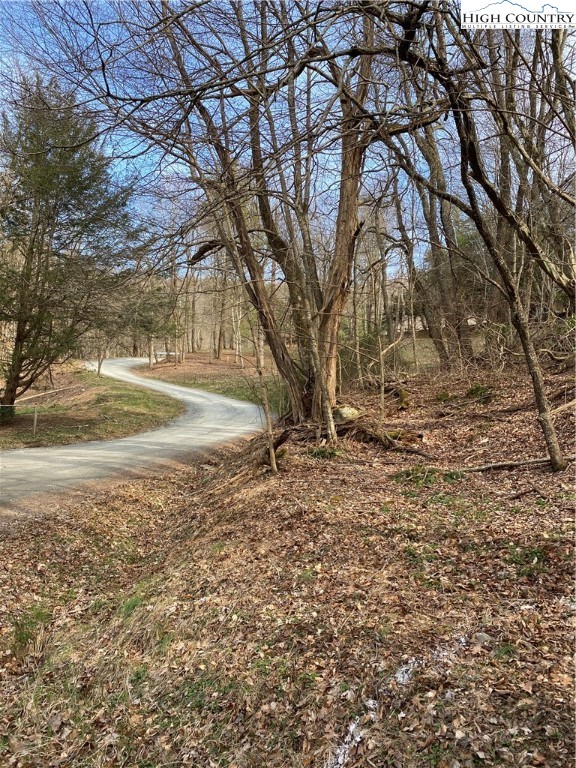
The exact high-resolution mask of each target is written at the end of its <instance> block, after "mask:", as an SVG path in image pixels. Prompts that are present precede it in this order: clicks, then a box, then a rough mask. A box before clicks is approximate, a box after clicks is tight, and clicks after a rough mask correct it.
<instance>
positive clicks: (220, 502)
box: [0, 363, 574, 768]
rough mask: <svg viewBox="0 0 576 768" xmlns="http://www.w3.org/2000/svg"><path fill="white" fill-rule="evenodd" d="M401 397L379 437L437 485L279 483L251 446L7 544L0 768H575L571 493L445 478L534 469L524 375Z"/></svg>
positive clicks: (558, 380)
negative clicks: (402, 434)
mask: <svg viewBox="0 0 576 768" xmlns="http://www.w3.org/2000/svg"><path fill="white" fill-rule="evenodd" d="M194 367H195V368H196V374H198V373H199V369H200V368H201V367H202V366H199V365H198V363H195V366H194ZM174 370H175V371H176V368H175V369H174ZM231 371H232V367H230V368H226V369H225V374H224V375H225V376H226V377H227V378H229V377H230V376H231V375H232V374H231ZM187 373H190V371H188V372H187ZM173 375H177V374H176V373H173ZM548 386H549V392H550V395H551V396H554V397H555V398H556V400H555V402H557V403H558V405H561V404H562V403H563V402H567V401H569V400H571V399H572V398H573V394H571V392H570V390H569V383H568V381H567V380H566V378H565V377H563V376H552V375H551V376H550V377H549V380H548ZM408 389H409V393H410V405H409V408H408V410H407V411H403V412H397V411H394V403H393V402H391V404H390V413H389V414H388V415H387V416H386V419H385V424H386V426H387V427H389V428H390V429H396V428H398V427H402V428H405V429H406V428H408V429H409V430H410V431H411V433H412V435H413V439H412V441H411V442H410V443H409V444H407V445H406V446H405V447H406V448H408V449H413V448H416V449H417V450H419V451H422V452H425V453H427V454H429V455H430V457H431V458H430V459H427V458H424V457H423V456H422V455H420V454H417V453H410V452H408V453H405V452H403V451H390V450H386V449H384V447H382V446H378V445H371V444H361V443H358V442H355V441H353V440H343V441H342V442H341V444H340V445H339V446H338V447H337V448H336V449H333V448H331V447H330V446H326V445H318V444H317V443H316V442H315V441H312V442H302V441H299V440H295V439H291V440H289V441H288V443H287V444H286V446H285V447H286V448H287V452H286V454H285V455H284V456H283V457H282V459H281V460H280V472H279V474H278V475H276V476H273V475H272V474H271V473H270V471H269V470H268V468H267V467H266V466H263V465H258V466H257V465H256V464H255V463H254V461H253V460H252V459H253V457H254V456H255V455H257V453H258V450H257V448H258V446H259V444H258V443H250V444H249V445H246V444H244V445H240V446H236V447H233V448H230V449H227V450H226V451H223V452H221V453H220V454H214V455H211V456H209V457H204V458H203V459H202V462H201V463H200V464H195V465H191V466H189V467H180V468H179V469H178V471H175V472H174V473H172V474H166V475H164V476H163V477H145V478H141V479H139V480H137V481H134V482H130V483H124V484H118V483H116V484H110V485H109V486H107V487H104V488H100V489H97V490H96V489H95V490H93V491H85V492H83V493H82V495H70V496H67V497H58V498H54V499H52V501H51V504H50V505H49V506H47V507H46V515H45V517H44V519H43V520H42V521H38V520H34V521H32V522H31V523H30V524H22V525H20V526H19V527H16V528H14V529H12V530H11V531H10V532H9V533H8V534H7V536H6V537H5V539H4V540H3V541H2V542H1V543H0V556H1V557H2V561H3V563H4V564H5V569H4V570H3V571H2V575H1V578H2V583H1V584H0V594H2V600H1V605H0V621H1V624H2V630H1V631H2V635H1V636H0V644H1V646H2V648H3V651H2V656H1V660H2V668H3V669H2V672H3V680H2V691H1V692H0V701H2V702H3V704H2V705H1V710H0V724H1V726H2V729H3V730H4V732H5V734H6V735H5V737H4V740H3V741H2V742H0V744H2V746H1V747H0V750H3V751H0V763H1V764H2V765H7V766H22V767H25V766H26V767H27V766H34V767H36V766H38V768H39V767H40V766H42V767H44V766H74V767H76V766H78V767H80V766H110V767H112V766H130V767H134V768H160V767H161V766H187V765H190V766H194V767H195V768H196V767H198V768H204V767H205V766H206V768H208V766H227V767H228V768H260V767H262V766H266V767H267V768H268V766H270V767H271V768H284V766H294V767H296V766H298V767H299V768H303V767H304V766H310V767H311V768H354V767H356V768H358V767H359V766H362V768H364V767H365V768H371V767H373V766H377V767H378V768H387V767H388V766H402V767H403V766H407V767H411V766H416V767H417V768H420V767H424V766H438V767H439V768H459V766H480V765H486V766H490V765H511V766H557V767H558V768H560V766H566V765H568V764H570V761H571V756H572V754H573V743H572V742H573V736H572V732H573V723H572V679H573V675H572V666H571V651H572V642H571V635H572V628H573V621H574V617H573V608H574V602H573V597H572V594H571V590H572V574H573V558H572V525H573V514H572V509H573V502H574V494H573V489H572V483H571V481H572V476H571V474H569V471H567V472H564V473H557V474H554V473H552V472H551V471H550V470H549V469H548V467H547V466H545V465H543V466H532V467H530V466H528V467H519V468H513V469H507V470H499V471H489V472H477V473H464V472H463V471H462V470H463V468H464V467H466V466H478V465H482V464H486V463H489V462H492V461H506V460H512V459H525V458H531V457H538V456H542V455H544V446H543V444H542V440H541V437H540V433H539V430H538V428H537V422H536V419H535V415H534V411H533V410H532V408H531V394H530V388H529V386H528V383H527V381H526V379H525V378H524V377H523V376H521V375H520V374H512V373H510V372H509V373H508V374H507V375H506V376H502V377H500V378H495V377H494V376H493V375H492V376H491V377H490V378H488V377H487V375H483V374H482V373H481V372H475V373H474V374H472V375H471V376H469V377H467V378H466V379H462V378H460V379H456V378H454V379H450V378H446V377H444V378H443V379H441V380H440V379H437V380H434V379H427V380H423V379H420V380H419V381H418V382H414V381H413V382H409V384H408ZM343 397H345V399H346V402H348V403H350V404H352V405H356V406H358V407H360V408H361V409H362V410H363V412H364V413H366V414H368V415H370V414H375V413H376V408H377V402H376V401H377V397H376V396H366V395H359V394H358V393H353V392H348V393H346V394H345V395H343ZM556 423H557V426H558V429H559V432H560V434H561V436H562V439H563V442H564V445H565V447H566V448H567V449H569V450H570V448H571V441H572V434H573V423H574V422H573V414H572V413H571V412H570V411H569V410H568V409H564V410H562V411H559V412H558V413H557V415H556ZM420 434H421V435H422V436H423V438H422V439H420V438H417V437H415V436H416V435H420ZM429 466H434V467H436V469H435V470H433V471H431V470H427V469H426V467H429Z"/></svg>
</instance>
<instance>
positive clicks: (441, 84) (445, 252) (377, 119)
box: [3, 0, 575, 469]
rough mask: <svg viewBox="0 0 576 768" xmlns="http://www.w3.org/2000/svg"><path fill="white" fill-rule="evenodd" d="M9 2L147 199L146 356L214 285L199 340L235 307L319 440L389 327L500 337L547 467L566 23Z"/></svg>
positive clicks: (471, 350)
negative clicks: (477, 24)
mask: <svg viewBox="0 0 576 768" xmlns="http://www.w3.org/2000/svg"><path fill="white" fill-rule="evenodd" d="M6 11H7V13H6V19H5V20H4V22H3V24H4V28H5V32H6V33H7V34H8V35H10V37H11V39H13V40H15V41H17V43H18V45H19V46H20V47H21V48H22V50H23V51H25V52H26V55H27V56H28V57H29V58H30V61H31V62H33V65H34V66H35V67H37V68H38V71H39V72H47V73H48V74H49V76H50V77H56V78H58V80H59V81H60V82H61V83H62V84H63V86H62V87H65V88H66V89H68V90H69V91H70V93H74V94H75V98H76V99H77V100H78V103H80V102H82V105H83V106H82V109H83V110H85V111H86V113H87V114H88V113H90V114H92V115H93V119H94V121H95V122H94V123H93V124H92V126H91V124H90V123H88V124H87V125H86V127H85V130H86V132H87V133H86V137H87V135H88V133H89V132H90V130H92V131H93V133H94V135H96V134H97V133H101V132H102V131H108V132H109V133H110V135H111V136H114V137H115V147H116V153H117V154H118V155H119V157H122V163H126V162H129V163H131V164H132V167H133V168H136V169H138V173H140V174H142V173H143V172H144V171H145V175H146V178H147V187H148V191H147V194H148V195H152V196H153V198H154V201H155V203H154V204H155V206H157V207H159V208H161V209H162V214H161V215H156V221H155V226H156V227H157V230H156V239H155V240H153V242H154V243H155V246H154V247H153V248H152V250H151V253H153V254H154V255H153V256H150V257H149V261H148V267H147V269H148V273H147V274H148V276H149V279H148V280H147V282H148V284H149V285H152V284H155V285H156V290H158V289H159V286H164V288H160V289H161V290H163V291H164V293H166V294H167V295H168V296H169V297H170V298H169V299H167V304H166V307H165V310H164V311H163V312H162V313H161V316H159V317H157V318H156V320H155V326H156V327H155V328H154V329H153V330H152V326H150V323H148V326H149V329H148V331H146V330H145V329H144V328H142V329H141V330H142V333H141V335H143V336H144V337H145V338H146V339H147V340H146V341H145V347H146V348H147V353H148V354H149V355H152V353H153V351H152V346H153V337H154V336H157V337H161V336H164V337H165V338H166V339H167V338H168V337H169V336H170V335H172V336H174V334H176V336H178V337H179V338H181V339H182V338H187V339H189V340H190V339H192V337H194V336H195V334H196V336H195V339H196V340H195V341H193V342H189V343H187V345H186V346H187V347H188V348H190V347H192V348H194V347H195V346H197V344H198V339H199V334H198V332H197V328H195V325H197V319H196V318H194V311H195V310H193V309H192V308H193V306H194V301H195V298H194V297H195V296H196V295H197V293H199V292H204V289H207V292H208V293H210V292H211V291H213V292H214V302H216V304H215V305H214V306H215V307H216V306H217V303H218V302H219V303H220V304H219V305H220V309H219V310H218V309H215V310H214V313H216V314H218V312H219V313H220V317H221V322H220V330H219V331H218V334H219V335H218V339H217V340H216V341H214V340H211V341H210V344H212V346H213V347H215V349H216V354H219V351H220V350H221V348H222V343H223V336H222V323H223V322H224V318H225V316H226V315H229V316H231V315H232V314H234V313H235V319H234V320H233V321H232V322H233V324H234V327H235V331H233V335H235V340H234V342H233V344H234V345H235V348H236V349H237V354H238V355H240V352H239V351H238V350H239V349H240V347H241V345H242V342H241V336H242V334H244V335H246V331H247V328H248V324H249V323H248V317H249V316H250V314H251V312H253V313H254V316H253V320H250V322H251V323H253V321H255V320H257V323H258V324H259V325H260V326H261V328H262V331H263V334H264V337H265V341H266V345H267V347H268V349H269V350H270V354H271V355H272V357H273V360H274V363H275V366H276V368H277V370H278V372H279V374H280V375H281V376H282V378H283V380H284V381H285V383H286V386H287V389H288V393H289V400H290V411H291V415H292V419H293V421H294V422H295V423H297V424H298V423H301V422H303V421H305V420H307V419H313V420H315V421H319V422H322V423H323V424H324V425H325V427H326V429H327V430H328V434H329V435H330V436H331V439H332V440H335V439H336V435H335V431H334V425H333V419H332V409H333V408H334V407H335V405H336V402H337V397H338V391H339V387H340V386H341V383H342V377H343V376H352V377H356V378H357V379H359V380H360V382H361V383H362V382H363V381H364V379H365V374H367V373H368V372H370V373H369V376H368V378H372V379H373V380H374V379H379V380H380V381H381V382H382V381H384V379H385V378H386V376H389V375H390V371H389V370H388V369H387V359H388V358H390V352H391V351H393V350H394V349H395V347H396V345H397V343H398V342H399V341H400V340H401V339H402V338H403V337H405V336H406V335H407V334H412V337H413V341H414V357H415V358H417V357H418V354H417V352H416V336H417V334H418V332H419V329H421V330H422V331H423V332H424V333H425V334H427V336H428V337H429V338H430V339H431V341H432V343H433V346H434V349H435V353H436V357H437V362H438V363H439V364H440V365H441V366H444V367H449V368H454V367H458V366H460V367H462V366H466V365H469V364H470V363H473V362H476V361H477V360H478V358H482V359H483V360H484V361H485V362H487V363H489V364H498V365H500V364H506V360H507V359H508V357H509V355H510V353H512V354H514V353H515V352H516V350H517V349H519V350H521V353H522V354H523V356H524V359H525V361H526V365H527V367H528V370H529V372H530V376H531V378H532V382H533V387H534V393H535V401H536V406H537V411H538V419H539V422H540V424H541V427H542V430H543V434H544V436H545V440H546V444H547V447H548V451H549V454H550V458H551V461H552V464H553V466H554V467H555V468H556V469H561V468H563V467H564V466H565V462H564V459H563V456H562V451H561V449H560V446H559V444H558V440H557V436H556V435H555V429H554V424H553V421H552V419H551V417H550V405H549V403H548V402H547V399H546V395H545V392H544V384H543V372H542V366H543V358H542V355H543V352H542V350H543V349H548V350H549V352H548V353H546V354H548V359H550V355H552V356H553V355H558V354H560V355H561V356H562V355H564V352H565V350H563V349H561V346H562V343H561V341H560V337H561V336H562V330H561V327H560V323H564V324H565V327H566V329H568V328H569V324H570V322H572V320H570V318H573V316H574V315H573V313H574V293H573V284H574V283H573V281H574V277H575V268H574V253H573V246H572V243H573V234H574V233H573V209H574V196H573V194H572V188H573V168H572V163H573V146H572V142H573V138H574V136H573V123H572V121H571V117H570V109H571V107H570V105H571V101H572V99H573V96H574V81H573V79H572V78H571V74H570V72H571V66H572V63H573V57H574V48H573V45H572V44H571V33H570V32H569V31H566V30H536V31H534V30H510V31H507V30H474V31H470V30H461V29H460V28H459V21H458V18H457V15H456V14H455V11H454V9H453V8H452V6H451V5H450V4H446V5H443V4H440V5H437V4H431V3H430V2H428V1H427V0H424V2H421V3H418V4H416V5H413V4H406V3H402V2H398V3H390V4H388V5H386V7H381V6H379V5H376V4H373V3H370V2H367V3H359V4H354V5H346V4H344V5H338V4H334V5H327V6H322V7H316V6H313V5H307V4H305V3H304V4H301V3H298V4H295V5H294V6H290V7H289V6H287V5H285V4H283V3H280V4H275V3H256V4H254V5H250V4H249V5H246V4H241V3H229V4H227V3H223V4H220V3H207V4H205V5H203V6H202V7H201V8H196V7H194V8H192V7H191V6H188V5H187V4H186V3H170V2H168V0H162V2H159V3H149V4H142V3H137V2H134V3H132V2H118V3H117V2H109V3H105V4H101V5H98V6H92V5H91V4H87V3H84V2H77V3H69V2H66V3H58V2H56V3H52V2H51V3H44V2H42V1H41V0H33V1H32V2H30V3H26V4H23V5H21V6H14V7H9V6H8V7H7V8H6ZM4 75H5V77H10V76H11V73H10V72H9V71H5V73H4ZM96 126H98V129H96ZM79 141H80V142H81V141H82V139H79ZM143 158H146V160H145V161H144V160H143ZM111 159H113V158H111ZM117 162H120V159H118V160H117ZM151 242H152V241H151ZM210 272H212V274H213V275H215V277H214V279H213V280H211V278H210V277H207V275H209V274H210ZM168 273H170V275H171V277H170V278H168V277H167V275H168ZM152 275H155V276H154V277H150V276H152ZM150 280H151V281H152V282H150ZM192 284H194V285H195V286H196V287H195V288H194V289H193V290H192V291H190V286H191V285H192ZM170 286H171V287H170ZM198 289H199V290H198ZM238 291H243V293H244V297H245V298H244V299H240V298H239V296H240V294H239V293H238ZM232 293H233V294H234V297H235V298H234V300H233V301H228V300H227V298H226V297H229V296H232ZM183 296H186V297H187V298H186V299H185V300H183V298H182V297H183ZM183 301H184V304H185V305H186V317H187V319H186V321H185V322H184V326H183V325H182V310H181V307H182V306H183V303H182V302H183ZM232 305H234V306H235V309H231V307H232ZM248 306H250V307H251V308H252V310H248ZM227 307H228V309H227ZM144 314H149V312H148V313H147V312H145V313H144ZM242 317H244V318H245V320H244V327H242V320H241V318H242ZM557 318H560V320H559V321H558V323H557V322H556V320H557ZM162 327H163V328H164V331H161V328H162ZM170 328H172V330H173V331H174V333H172V334H169V333H168V331H169V330H170ZM175 329H178V330H175ZM135 333H136V335H138V330H137V329H136V331H135ZM212 333H214V331H213V332H212ZM204 335H208V334H204ZM207 343H208V342H207V340H205V341H204V344H205V345H207ZM175 344H176V346H177V343H176V342H175ZM183 349H184V348H183V347H182V348H181V351H180V352H179V353H178V354H180V355H181V354H182V350H183ZM496 349H498V350H500V351H499V353H498V354H496ZM349 350H354V351H353V354H352V355H351V354H350V352H349ZM386 350H388V352H386ZM495 354H496V357H499V359H498V360H496V359H495ZM351 357H353V364H352V365H347V360H348V359H350V358H351ZM151 359H152V357H151ZM552 359H553V358H552ZM414 364H415V365H418V361H417V360H416V359H415V360H414ZM376 368H378V369H379V371H378V374H377V375H376V374H374V371H375V370H376ZM394 373H395V372H394ZM393 375H394V374H393Z"/></svg>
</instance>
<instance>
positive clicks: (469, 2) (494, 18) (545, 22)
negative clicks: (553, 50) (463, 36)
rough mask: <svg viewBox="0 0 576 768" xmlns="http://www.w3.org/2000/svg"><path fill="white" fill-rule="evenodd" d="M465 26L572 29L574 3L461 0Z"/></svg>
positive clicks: (526, 0) (461, 19)
mask: <svg viewBox="0 0 576 768" xmlns="http://www.w3.org/2000/svg"><path fill="white" fill-rule="evenodd" d="M461 1H462V8H461V16H460V21H461V24H462V28H463V29H570V28H573V27H576V11H570V10H568V5H571V4H572V3H571V2H570V0H569V2H566V0H561V5H560V6H559V7H557V6H552V5H548V4H547V3H544V4H541V3H539V2H538V0H524V1H523V2H522V3H513V2H510V0H501V2H490V0H461Z"/></svg>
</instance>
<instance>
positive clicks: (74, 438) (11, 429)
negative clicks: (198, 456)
mask: <svg viewBox="0 0 576 768" xmlns="http://www.w3.org/2000/svg"><path fill="white" fill-rule="evenodd" d="M32 402H33V403H34V402H36V403H38V425H37V431H36V435H34V433H33V422H34V405H30V406H28V407H23V408H18V413H17V415H16V416H15V417H14V418H13V419H10V420H8V421H5V422H0V450H9V449H12V448H37V447H41V446H50V445H68V444H70V443H79V442H87V441H88V440H113V439H116V438H120V437H127V436H128V435H134V434H137V433H139V432H146V431H148V430H150V429H156V428H157V427H160V426H161V425H162V424H165V423H166V422H167V421H170V420H172V419H174V418H175V417H177V416H179V415H180V414H182V413H183V412H184V410H185V409H184V406H183V405H182V404H181V403H179V402H178V401H177V400H173V399H172V398H170V397H166V396H165V395H160V394H158V393H156V392H152V391H150V390H146V389H144V388H140V387H135V386H131V385H128V384H124V383H123V382H120V381H114V380H112V379H108V378H99V377H98V376H97V375H96V374H95V373H91V372H89V371H77V372H75V373H74V374H73V386H72V387H70V388H68V389H67V391H66V392H63V393H61V396H60V399H59V400H57V401H55V402H53V403H51V404H49V405H42V398H37V399H35V400H34V401H32Z"/></svg>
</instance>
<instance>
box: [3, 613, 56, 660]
mask: <svg viewBox="0 0 576 768" xmlns="http://www.w3.org/2000/svg"><path fill="white" fill-rule="evenodd" d="M50 619H51V612H50V610H49V609H48V608H47V607H46V606H44V605H41V604H40V605H34V606H32V607H31V608H29V609H28V610H27V611H25V612H24V613H23V614H22V615H21V616H19V617H18V618H17V619H15V620H14V622H13V639H12V650H13V653H14V654H15V655H18V654H19V653H21V652H23V651H24V650H25V649H26V648H27V647H28V645H29V644H30V643H31V642H32V641H33V640H34V638H35V637H36V635H37V634H38V632H39V631H40V629H41V628H42V627H43V626H44V625H45V624H47V623H48V622H49V621H50Z"/></svg>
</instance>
